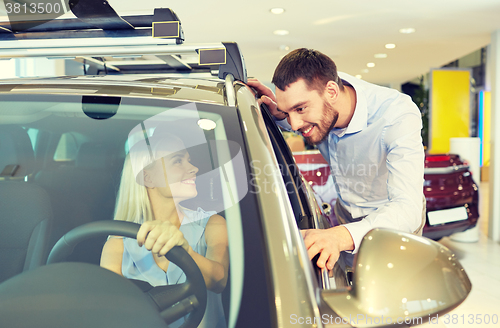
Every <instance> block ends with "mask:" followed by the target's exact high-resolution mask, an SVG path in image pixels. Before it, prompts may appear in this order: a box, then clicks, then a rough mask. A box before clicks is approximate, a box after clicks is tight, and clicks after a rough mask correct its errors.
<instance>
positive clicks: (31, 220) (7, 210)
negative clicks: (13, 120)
mask: <svg viewBox="0 0 500 328" xmlns="http://www.w3.org/2000/svg"><path fill="white" fill-rule="evenodd" d="M34 167H35V155H34V152H33V148H32V146H31V141H30V138H29V136H28V133H27V132H26V130H24V129H23V128H21V127H19V126H2V128H1V130H0V172H1V174H0V263H2V265H1V266H0V282H1V281H4V280H6V279H8V278H10V277H12V276H15V275H16V274H19V273H21V272H23V271H26V270H30V269H34V268H36V267H38V266H40V265H43V264H45V262H46V259H47V253H48V248H49V235H50V229H51V225H52V220H53V215H52V208H51V205H50V198H49V196H48V194H47V192H46V191H45V190H44V189H43V188H41V187H40V186H37V185H35V184H33V183H31V182H28V181H27V180H29V179H27V177H28V176H29V175H31V174H32V173H33V169H34Z"/></svg>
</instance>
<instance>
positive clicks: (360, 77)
mask: <svg viewBox="0 0 500 328" xmlns="http://www.w3.org/2000/svg"><path fill="white" fill-rule="evenodd" d="M355 77H356V78H358V79H360V80H361V79H362V78H363V77H362V76H361V75H359V74H358V75H356V76H355Z"/></svg>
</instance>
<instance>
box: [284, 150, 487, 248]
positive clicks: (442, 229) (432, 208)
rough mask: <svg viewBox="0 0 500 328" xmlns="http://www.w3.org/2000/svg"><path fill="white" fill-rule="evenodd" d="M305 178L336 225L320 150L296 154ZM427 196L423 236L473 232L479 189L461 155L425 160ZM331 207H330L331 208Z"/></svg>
mask: <svg viewBox="0 0 500 328" xmlns="http://www.w3.org/2000/svg"><path fill="white" fill-rule="evenodd" d="M293 155H294V158H295V161H296V162H297V166H298V167H299V170H300V172H301V173H302V175H303V176H304V178H305V179H306V180H307V181H309V184H310V185H311V187H312V188H313V189H314V191H315V192H316V193H317V194H318V196H319V197H320V198H321V200H322V201H323V203H326V204H325V205H324V207H325V208H326V213H325V214H327V215H328V216H329V218H330V222H331V223H332V225H336V224H337V220H336V218H335V214H334V213H333V210H332V208H333V206H334V205H335V201H336V199H337V193H336V192H335V187H334V185H333V178H332V177H331V175H330V167H329V165H328V163H327V162H326V161H325V159H324V158H323V156H322V155H321V154H320V152H319V151H318V150H307V151H302V152H294V153H293ZM424 179H425V182H424V195H425V198H426V200H427V218H426V224H425V227H424V231H423V235H424V236H425V237H428V238H431V239H434V240H438V239H440V238H442V237H446V236H449V235H451V234H454V233H456V232H462V231H465V230H467V229H470V228H473V227H475V226H476V224H477V220H478V218H479V210H478V206H479V204H478V203H479V193H478V189H479V188H478V186H477V185H476V183H475V182H474V180H473V179H472V174H471V172H470V171H469V165H468V164H467V162H464V161H462V160H461V159H460V157H459V156H458V155H453V154H438V155H429V154H427V155H426V156H425V170H424ZM329 205H330V206H329Z"/></svg>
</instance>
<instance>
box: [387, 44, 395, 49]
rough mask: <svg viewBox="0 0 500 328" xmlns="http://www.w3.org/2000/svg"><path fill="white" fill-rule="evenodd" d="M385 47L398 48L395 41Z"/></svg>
mask: <svg viewBox="0 0 500 328" xmlns="http://www.w3.org/2000/svg"><path fill="white" fill-rule="evenodd" d="M385 47H386V48H387V49H394V48H396V45H395V44H394V43H388V44H386V45H385Z"/></svg>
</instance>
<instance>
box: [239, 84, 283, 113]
mask: <svg viewBox="0 0 500 328" xmlns="http://www.w3.org/2000/svg"><path fill="white" fill-rule="evenodd" d="M247 85H248V86H250V87H252V88H254V89H255V90H257V96H258V97H259V100H258V103H259V106H260V105H261V104H263V103H264V104H266V105H267V108H269V112H271V115H273V116H274V117H276V119H278V120H283V119H285V118H286V115H285V114H284V113H283V112H281V111H279V110H278V104H277V103H276V96H275V95H274V93H273V91H272V90H271V89H270V88H269V87H267V86H265V85H264V84H263V83H262V82H260V81H259V80H257V79H255V78H249V79H248V81H247Z"/></svg>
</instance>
